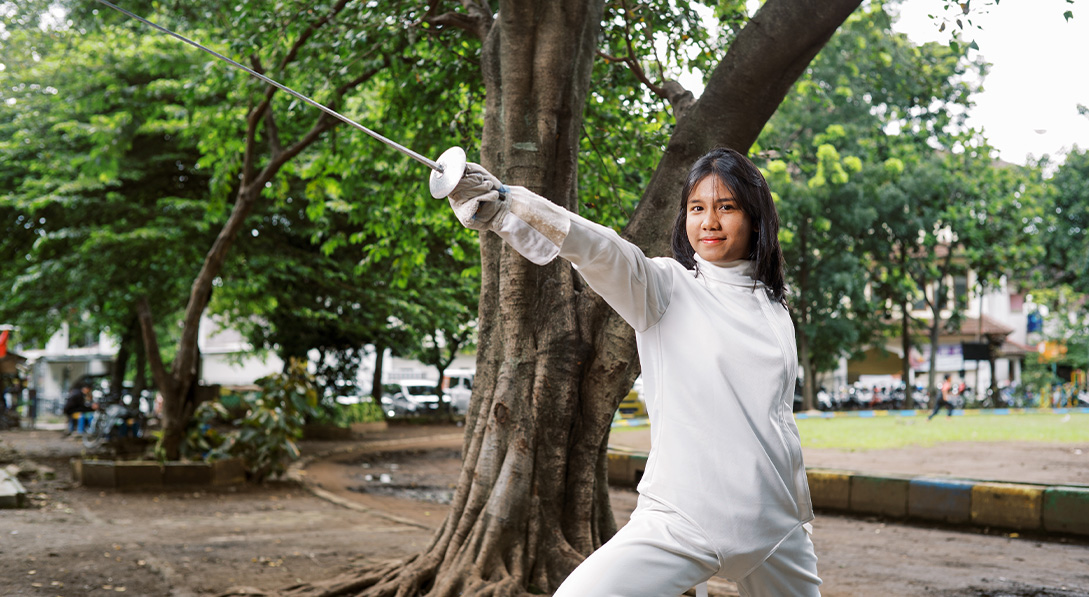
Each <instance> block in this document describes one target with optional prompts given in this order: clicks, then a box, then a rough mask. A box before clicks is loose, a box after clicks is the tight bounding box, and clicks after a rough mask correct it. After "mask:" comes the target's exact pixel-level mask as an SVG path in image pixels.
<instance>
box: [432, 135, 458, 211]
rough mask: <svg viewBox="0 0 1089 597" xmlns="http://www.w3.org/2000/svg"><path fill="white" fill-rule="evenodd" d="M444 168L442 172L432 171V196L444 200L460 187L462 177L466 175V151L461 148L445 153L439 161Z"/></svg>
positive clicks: (448, 150)
mask: <svg viewBox="0 0 1089 597" xmlns="http://www.w3.org/2000/svg"><path fill="white" fill-rule="evenodd" d="M437 162H438V164H439V165H440V166H442V172H439V171H438V170H432V171H431V181H430V186H431V196H432V197H434V198H435V199H444V198H445V197H446V196H447V195H449V194H450V193H451V191H453V190H454V187H456V186H458V182H460V181H461V177H462V176H464V175H465V150H464V149H462V148H460V147H451V148H450V149H447V150H446V151H444V152H443V154H442V155H440V156H439V159H438V160H437Z"/></svg>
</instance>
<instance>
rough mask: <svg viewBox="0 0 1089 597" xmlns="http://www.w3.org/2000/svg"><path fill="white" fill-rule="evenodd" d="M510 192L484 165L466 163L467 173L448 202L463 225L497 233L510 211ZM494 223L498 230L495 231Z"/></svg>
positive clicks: (448, 197)
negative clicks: (508, 198)
mask: <svg viewBox="0 0 1089 597" xmlns="http://www.w3.org/2000/svg"><path fill="white" fill-rule="evenodd" d="M508 192H509V189H508V188H507V187H505V186H503V183H501V182H499V179H498V178H496V177H495V176H492V173H491V172H488V171H487V170H485V169H484V167H483V166H481V165H480V164H474V163H472V162H468V163H466V164H465V174H464V175H462V177H461V180H460V181H458V184H457V186H456V187H454V190H453V191H450V195H448V196H447V197H446V200H447V201H449V202H450V208H451V209H453V210H454V215H456V216H457V217H458V221H459V222H461V225H462V226H465V227H466V228H471V229H473V230H495V229H496V228H498V226H499V224H500V223H501V222H502V221H503V216H505V215H507V212H508V211H510V201H507V193H508ZM493 224H494V225H495V226H496V228H493V227H492V226H493Z"/></svg>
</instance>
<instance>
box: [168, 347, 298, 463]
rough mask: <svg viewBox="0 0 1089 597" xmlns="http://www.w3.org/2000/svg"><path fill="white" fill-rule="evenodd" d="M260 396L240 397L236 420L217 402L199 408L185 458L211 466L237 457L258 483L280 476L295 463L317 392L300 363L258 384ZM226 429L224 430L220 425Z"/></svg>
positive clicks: (292, 363) (188, 440)
mask: <svg viewBox="0 0 1089 597" xmlns="http://www.w3.org/2000/svg"><path fill="white" fill-rule="evenodd" d="M257 385H258V386H260V387H261V391H259V392H256V393H246V394H241V395H239V400H240V404H239V408H238V411H242V412H243V414H242V415H241V417H237V418H236V417H232V415H231V411H229V410H228V409H227V408H226V407H224V406H223V405H222V404H220V403H218V402H214V403H205V404H202V405H201V406H200V407H199V408H198V409H197V413H196V416H195V417H194V419H195V421H194V422H195V425H194V427H192V428H191V430H190V433H189V435H188V437H187V441H186V448H185V453H186V454H194V455H199V456H200V458H201V459H203V460H208V461H213V460H218V459H221V458H228V457H240V458H242V460H243V461H244V462H245V465H246V470H247V471H248V473H249V475H250V477H251V478H252V479H253V480H255V481H257V482H258V483H260V482H262V481H264V480H265V479H267V478H268V477H270V476H279V475H282V474H283V473H284V471H286V470H287V466H288V464H289V463H290V462H291V461H293V460H296V459H298V457H299V448H298V446H297V445H296V444H295V442H296V441H298V439H299V438H301V437H302V428H303V423H305V421H306V419H307V417H313V416H315V415H316V414H317V412H316V411H317V405H318V392H317V389H316V388H315V384H314V380H313V378H312V377H311V375H310V374H309V373H308V372H307V371H306V364H305V362H300V361H295V360H292V361H291V362H290V363H288V366H287V371H286V372H285V373H280V374H276V375H270V376H268V377H265V378H262V379H259V380H258V381H257ZM225 423H229V427H227V426H226V425H225Z"/></svg>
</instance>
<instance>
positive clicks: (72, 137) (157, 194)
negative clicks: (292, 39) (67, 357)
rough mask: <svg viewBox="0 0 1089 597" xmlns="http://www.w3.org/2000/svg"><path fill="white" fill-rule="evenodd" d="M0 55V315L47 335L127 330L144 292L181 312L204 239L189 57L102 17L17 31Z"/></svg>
mask: <svg viewBox="0 0 1089 597" xmlns="http://www.w3.org/2000/svg"><path fill="white" fill-rule="evenodd" d="M0 63H3V64H5V66H6V70H5V73H4V76H5V81H6V82H5V85H4V88H3V89H2V90H0V101H3V102H5V104H6V107H5V116H4V117H3V118H0V153H2V154H3V155H4V156H5V159H4V160H3V162H2V163H0V206H2V207H0V211H2V212H3V213H2V214H0V215H2V216H3V217H2V218H0V255H3V257H4V259H3V260H2V261H3V264H2V265H0V273H2V274H3V276H2V277H3V279H4V280H6V281H9V283H10V284H11V286H10V287H8V288H5V289H4V290H5V292H4V295H3V298H2V299H0V320H4V321H8V322H11V323H14V324H17V325H19V326H20V330H21V331H22V332H23V334H25V336H26V339H27V340H28V341H32V342H33V341H37V342H39V343H40V342H42V341H44V339H45V338H47V337H48V336H49V335H50V334H51V333H53V332H54V331H55V330H56V329H57V328H58V327H59V326H60V324H62V323H64V322H66V321H67V322H68V323H69V324H76V323H77V322H80V323H82V324H83V325H85V326H87V327H89V328H93V329H102V328H113V329H115V330H116V331H117V332H118V333H121V332H123V331H124V330H125V329H127V328H131V327H132V325H133V321H134V317H133V308H132V305H133V303H134V301H135V300H136V298H138V297H139V296H144V295H149V296H150V298H151V304H152V307H153V309H155V310H156V311H157V312H161V313H171V312H174V311H176V310H177V309H178V308H179V306H180V300H179V299H180V298H181V297H184V295H185V289H186V287H187V283H186V278H189V277H191V276H193V275H195V271H196V270H195V268H194V267H193V265H194V262H197V263H199V255H200V248H199V247H200V246H201V245H206V244H207V243H209V242H210V238H209V237H208V236H207V234H208V230H209V212H208V210H207V205H206V203H205V202H204V201H203V200H202V199H203V197H204V190H205V185H206V184H207V180H208V176H207V173H206V172H205V171H203V170H201V169H200V168H199V166H198V165H197V160H198V157H199V156H198V154H197V152H196V146H195V144H194V142H193V140H192V138H191V137H190V136H189V131H188V129H187V126H186V114H187V113H189V111H190V107H191V105H192V104H193V103H194V102H199V101H202V99H203V98H201V97H200V96H199V95H197V94H194V93H191V92H188V91H186V90H185V89H184V88H183V86H182V85H181V84H180V83H179V78H183V77H186V76H188V75H189V73H190V72H191V69H192V68H193V66H194V62H193V61H192V60H190V59H189V57H188V56H185V55H179V54H178V53H176V52H174V51H173V49H172V48H170V47H169V46H168V44H167V43H166V42H165V41H164V40H163V39H161V38H150V37H149V38H143V37H136V38H134V37H132V36H130V35H128V34H127V32H126V31H125V30H123V29H117V28H111V27H103V28H102V29H100V30H99V31H98V33H97V34H96V35H83V34H81V33H80V32H79V31H76V30H73V29H45V30H43V29H39V28H17V29H13V30H10V36H9V38H8V39H7V40H6V41H5V43H4V44H3V45H2V46H0Z"/></svg>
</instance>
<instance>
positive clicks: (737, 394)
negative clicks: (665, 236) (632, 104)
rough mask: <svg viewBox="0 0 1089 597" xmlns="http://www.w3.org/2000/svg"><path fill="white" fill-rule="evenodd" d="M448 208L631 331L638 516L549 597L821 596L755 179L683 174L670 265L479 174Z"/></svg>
mask: <svg viewBox="0 0 1089 597" xmlns="http://www.w3.org/2000/svg"><path fill="white" fill-rule="evenodd" d="M449 201H450V205H451V206H452V207H453V210H454V212H455V213H456V214H457V216H458V219H459V220H460V221H461V222H462V223H463V224H465V225H466V226H468V227H470V228H474V229H478V230H484V229H487V230H492V231H494V232H496V233H497V234H499V235H500V236H501V237H502V238H503V239H504V240H505V241H506V242H508V243H509V244H510V245H511V246H513V247H514V248H515V249H516V250H517V251H518V252H519V253H521V254H522V255H524V256H525V257H527V258H528V259H530V260H531V261H533V262H535V263H538V264H544V263H548V262H549V261H550V260H552V259H553V258H555V257H556V256H557V255H558V256H560V257H563V258H564V259H567V260H568V261H570V262H571V263H573V264H574V265H575V267H576V269H578V271H579V272H580V273H581V275H582V276H583V278H585V279H586V281H587V283H588V284H589V285H590V286H591V287H592V288H593V289H594V290H595V291H596V292H598V293H599V294H600V295H601V296H602V297H604V298H605V300H606V301H608V302H609V304H610V305H611V306H612V307H613V308H614V309H616V311H617V313H619V314H620V315H621V316H622V317H623V318H624V319H625V321H627V322H628V323H629V324H631V326H632V327H633V328H635V331H636V338H637V341H638V345H639V358H640V363H641V365H642V372H643V373H642V374H643V387H644V390H645V392H646V403H647V404H646V405H647V411H648V413H649V415H650V421H651V446H652V448H651V452H650V457H649V459H648V461H647V467H646V471H645V473H644V475H643V478H642V481H641V482H640V483H639V488H638V489H639V502H638V507H637V508H636V510H635V512H634V513H633V514H632V516H631V520H630V521H629V522H628V524H627V525H625V526H624V527H623V528H622V529H620V531H619V532H618V533H617V534H616V535H615V536H614V537H613V538H612V539H611V540H609V541H608V542H607V543H606V544H605V545H603V546H601V548H600V549H598V550H597V551H595V552H594V553H593V554H591V555H590V557H589V558H587V559H586V561H585V562H583V564H582V565H580V566H579V567H578V568H577V569H576V570H575V571H574V572H573V573H571V575H570V576H569V577H568V579H567V580H566V581H565V582H564V583H563V585H562V586H561V587H560V588H559V590H558V591H557V592H556V595H557V597H586V596H588V595H592V596H594V597H607V596H615V597H641V596H646V597H662V596H667V595H680V594H681V593H683V592H685V591H687V590H688V589H689V588H691V587H693V586H696V585H699V584H700V583H704V582H705V581H706V580H707V579H708V578H710V577H711V576H712V575H716V574H719V575H723V576H725V577H727V578H729V579H731V580H733V581H735V582H736V583H737V584H738V588H739V590H740V592H741V594H742V595H760V596H764V595H768V596H779V595H781V596H790V597H799V596H809V595H819V594H820V593H819V591H818V588H817V587H818V586H819V585H820V583H821V581H820V579H819V578H818V577H817V558H816V555H815V553H814V549H813V543H812V542H811V541H810V539H809V534H808V533H809V529H810V528H811V527H810V526H809V525H808V524H806V523H808V522H809V521H810V520H812V518H813V508H812V503H811V501H810V498H809V486H808V485H807V482H806V477H805V467H804V465H803V464H802V451H801V443H800V440H799V437H798V429H797V426H796V425H795V424H794V418H793V415H792V412H791V407H792V405H793V400H794V398H793V396H794V383H795V379H796V378H797V349H796V347H795V343H794V328H793V325H792V324H791V321H790V316H789V314H788V313H787V310H786V306H785V305H786V302H785V288H784V283H783V269H782V251H781V250H780V248H779V241H778V230H779V216H778V214H777V213H776V211H775V204H774V203H773V202H772V198H771V192H770V191H769V190H768V186H767V183H766V182H765V181H764V177H763V176H762V175H761V174H760V171H759V170H758V169H757V168H756V167H755V166H754V165H753V164H752V163H751V162H750V161H749V160H748V159H747V158H745V156H743V155H741V154H739V153H737V152H736V151H733V150H730V149H716V150H713V151H711V152H710V153H708V154H706V155H705V156H703V157H701V158H700V159H699V160H698V161H697V162H696V163H695V165H693V167H692V170H691V172H690V173H689V175H688V179H687V181H686V182H685V185H684V189H683V191H682V193H681V201H680V209H679V211H678V214H677V219H676V221H675V223H674V228H673V238H672V247H673V253H674V257H673V259H670V258H654V259H651V258H648V257H646V256H645V255H644V254H643V253H642V252H641V251H640V250H639V248H638V247H636V246H634V245H632V244H631V243H629V242H627V241H625V240H623V239H621V238H620V236H619V235H618V234H616V233H615V232H614V231H612V230H611V229H609V228H606V227H604V226H599V225H597V224H594V223H592V222H590V221H588V220H586V219H585V218H582V217H580V216H578V215H576V214H573V213H571V212H568V211H566V210H564V209H562V208H560V207H558V206H556V205H555V204H553V203H551V202H549V201H547V200H546V199H544V198H542V197H539V196H537V195H535V194H533V193H532V192H530V191H528V190H526V189H524V188H522V187H514V186H512V187H506V186H503V185H502V184H501V183H500V182H499V180H497V179H496V178H495V177H494V176H492V175H491V174H489V173H488V172H487V171H486V170H484V169H483V168H481V167H480V166H478V165H476V164H470V165H469V167H468V169H467V171H466V175H465V178H464V179H463V180H462V182H461V183H460V184H459V185H458V187H457V188H456V189H455V190H454V191H453V192H452V193H451V194H450V197H449ZM701 589H703V591H705V590H706V588H705V587H702V586H701ZM701 592H702V591H701Z"/></svg>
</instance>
